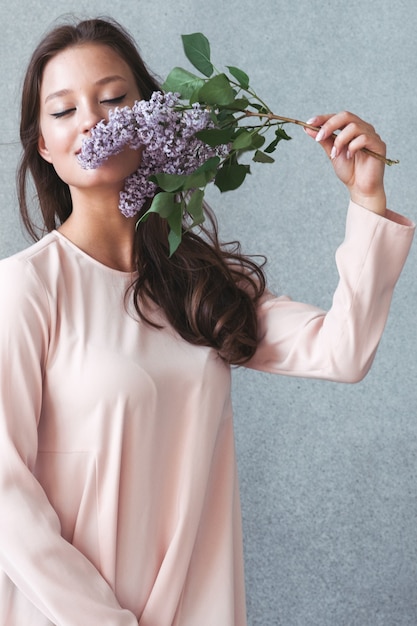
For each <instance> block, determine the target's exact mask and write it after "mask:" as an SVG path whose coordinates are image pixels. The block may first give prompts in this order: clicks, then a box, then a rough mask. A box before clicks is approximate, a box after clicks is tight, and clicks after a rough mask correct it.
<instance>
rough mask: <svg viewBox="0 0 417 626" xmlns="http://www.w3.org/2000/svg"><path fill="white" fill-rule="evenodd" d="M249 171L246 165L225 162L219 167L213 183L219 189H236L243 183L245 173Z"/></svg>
mask: <svg viewBox="0 0 417 626" xmlns="http://www.w3.org/2000/svg"><path fill="white" fill-rule="evenodd" d="M249 173H250V168H249V166H248V165H240V164H239V163H237V164H232V165H229V164H228V163H226V164H225V165H223V167H221V168H220V169H219V171H218V172H217V174H216V178H215V179H214V184H215V185H216V186H217V187H218V188H219V189H220V191H222V192H223V191H232V190H233V189H237V188H238V187H240V185H241V184H242V183H243V181H244V180H245V178H246V175H247V174H249Z"/></svg>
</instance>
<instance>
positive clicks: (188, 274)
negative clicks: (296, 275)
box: [17, 18, 265, 364]
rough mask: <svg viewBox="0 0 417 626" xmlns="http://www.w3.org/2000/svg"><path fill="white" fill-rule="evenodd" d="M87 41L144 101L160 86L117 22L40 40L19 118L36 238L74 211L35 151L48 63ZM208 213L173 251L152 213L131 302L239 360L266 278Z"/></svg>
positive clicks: (247, 351) (27, 217)
mask: <svg viewBox="0 0 417 626" xmlns="http://www.w3.org/2000/svg"><path fill="white" fill-rule="evenodd" d="M86 43H96V44H102V45H106V46H109V47H110V48H112V49H113V50H114V51H115V52H117V54H119V55H120V57H121V58H122V59H123V60H124V61H125V62H127V63H128V65H129V67H130V68H131V70H132V72H133V75H134V77H135V80H136V83H137V87H138V89H139V92H140V94H141V96H142V97H143V98H144V99H149V98H150V96H151V94H152V92H154V91H156V90H159V89H160V86H159V85H158V82H157V81H156V79H155V78H154V77H153V76H152V75H151V73H150V72H149V71H148V69H147V67H146V65H145V63H144V62H143V60H142V58H141V56H140V54H139V52H138V49H137V47H136V45H135V43H134V41H133V39H132V37H131V36H130V34H129V33H128V32H127V31H126V30H125V29H124V28H123V27H122V26H120V24H118V23H117V22H115V21H114V20H111V19H108V18H106V19H92V20H84V21H81V22H78V23H76V24H64V25H61V26H58V27H56V28H54V29H53V30H52V31H51V32H50V33H49V34H48V35H46V37H45V38H44V39H43V40H42V41H41V43H40V44H39V45H38V47H37V48H36V50H35V51H34V53H33V55H32V58H31V60H30V63H29V66H28V69H27V72H26V76H25V79H24V84H23V91H22V105H21V123H20V139H21V142H22V146H23V153H22V158H21V162H20V165H19V169H18V172H17V186H18V196H19V203H20V212H21V216H22V220H23V223H24V225H25V227H26V229H27V231H28V232H29V234H30V235H31V236H32V238H33V239H35V240H37V239H39V238H40V236H42V235H43V234H44V233H45V232H50V231H51V230H54V229H55V228H57V227H58V226H59V225H60V224H62V223H63V222H64V221H65V220H66V219H67V218H68V217H69V215H70V214H71V212H72V200H71V195H70V191H69V188H68V185H67V184H66V183H64V182H63V181H62V180H61V179H60V178H59V176H58V175H57V174H56V172H55V169H54V168H53V166H52V165H51V164H50V163H47V162H46V161H45V160H44V159H43V158H42V157H41V156H40V154H39V152H38V139H39V134H40V129H39V114H40V97H39V95H40V87H41V81H42V77H43V71H44V68H45V65H46V64H47V63H48V61H49V60H50V59H52V58H53V57H54V56H55V55H56V54H58V53H59V52H61V51H62V50H64V49H66V48H69V47H71V46H77V45H81V44H86ZM30 176H31V178H32V180H33V182H34V184H35V188H36V193H37V199H38V203H39V208H40V212H41V216H42V226H39V225H37V224H36V222H35V220H34V218H33V216H32V211H31V210H30V208H29V203H28V191H29V185H28V182H29V178H30ZM148 206H149V205H148ZM148 206H145V207H144V208H143V209H142V212H144V211H146V210H147V208H148ZM205 213H206V218H207V219H206V222H205V224H208V225H207V226H204V227H203V228H201V230H200V231H199V232H198V233H196V232H193V231H190V230H187V229H186V228H185V225H184V234H183V240H182V243H181V245H180V246H179V248H178V250H177V251H176V252H175V254H174V255H172V256H171V257H169V255H168V239H167V226H166V222H165V220H161V219H160V218H159V217H158V216H157V215H152V216H151V217H150V218H149V219H148V220H147V221H146V222H145V223H142V224H140V226H139V227H138V228H137V229H136V234H135V241H134V254H135V264H136V266H137V270H138V278H137V279H136V280H135V282H134V283H133V284H132V286H131V291H132V293H133V298H134V304H135V308H136V311H137V313H138V315H139V316H140V318H141V319H142V320H145V321H146V322H148V323H151V324H152V323H153V322H152V320H150V319H148V317H147V315H146V307H145V305H144V302H145V301H146V299H147V298H150V299H151V300H153V301H154V302H155V303H156V304H157V305H158V306H160V307H161V308H162V309H163V311H164V312H165V316H166V318H167V320H168V322H169V323H170V324H172V326H173V327H174V328H175V329H176V331H177V332H178V333H179V334H180V335H181V336H182V337H183V338H184V339H186V340H187V341H189V342H190V343H193V344H196V345H204V346H211V347H213V348H214V349H216V350H217V352H218V353H219V355H220V356H221V357H222V358H223V359H224V360H225V361H227V362H228V363H231V364H241V363H244V362H246V361H247V360H248V359H250V357H251V356H252V355H253V354H254V352H255V350H256V346H257V321H256V320H257V318H256V304H257V301H258V300H259V298H260V296H261V295H262V293H263V292H264V289H265V277H264V274H263V271H262V266H261V265H260V264H258V263H256V262H255V261H254V260H253V259H251V258H249V257H246V256H244V255H242V254H241V251H240V245H239V244H238V243H237V242H232V243H229V244H221V243H220V241H219V238H218V229H217V223H216V220H215V217H214V215H213V213H212V212H211V211H210V209H209V207H207V206H206V207H205Z"/></svg>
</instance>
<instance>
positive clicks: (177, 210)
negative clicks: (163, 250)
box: [167, 202, 183, 257]
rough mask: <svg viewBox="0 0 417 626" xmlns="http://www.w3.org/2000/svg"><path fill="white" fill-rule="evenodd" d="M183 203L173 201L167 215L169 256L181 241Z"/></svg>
mask: <svg viewBox="0 0 417 626" xmlns="http://www.w3.org/2000/svg"><path fill="white" fill-rule="evenodd" d="M182 214H183V203H182V202H175V203H174V206H173V210H172V211H171V213H170V214H169V216H168V217H167V220H168V225H169V227H170V231H169V234H168V243H169V256H170V257H171V256H172V255H173V254H174V252H175V251H176V249H177V248H178V246H179V245H180V243H181V238H182Z"/></svg>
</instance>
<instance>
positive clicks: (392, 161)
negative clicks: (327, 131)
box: [244, 111, 399, 165]
mask: <svg viewBox="0 0 417 626" xmlns="http://www.w3.org/2000/svg"><path fill="white" fill-rule="evenodd" d="M244 114H245V116H246V117H266V118H268V119H269V120H278V121H280V122H282V123H283V124H296V125H297V126H302V127H303V128H309V129H310V130H315V131H319V130H320V128H319V127H318V126H312V125H311V124H307V123H306V122H302V121H301V120H296V119H293V118H291V117H283V116H282V115H275V113H260V112H259V111H244ZM333 137H336V135H335V134H333ZM362 152H365V154H369V156H372V157H374V158H375V159H378V160H379V161H382V163H385V165H396V164H397V163H399V161H397V160H396V159H388V158H387V157H385V156H384V155H383V154H379V153H378V152H374V151H373V150H369V149H368V148H362Z"/></svg>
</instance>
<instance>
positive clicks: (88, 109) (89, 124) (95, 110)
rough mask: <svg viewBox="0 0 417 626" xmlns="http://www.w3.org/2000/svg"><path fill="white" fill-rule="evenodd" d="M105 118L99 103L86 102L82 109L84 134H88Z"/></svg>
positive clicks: (81, 121) (81, 124) (82, 129)
mask: <svg viewBox="0 0 417 626" xmlns="http://www.w3.org/2000/svg"><path fill="white" fill-rule="evenodd" d="M102 119H103V115H102V113H101V111H100V108H99V105H97V106H96V105H95V104H92V103H90V104H86V105H85V106H83V107H82V109H81V111H80V130H81V132H82V134H83V135H88V134H89V133H90V131H91V129H92V128H93V126H95V125H96V124H97V123H98V122H100V121H101V120H102Z"/></svg>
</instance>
